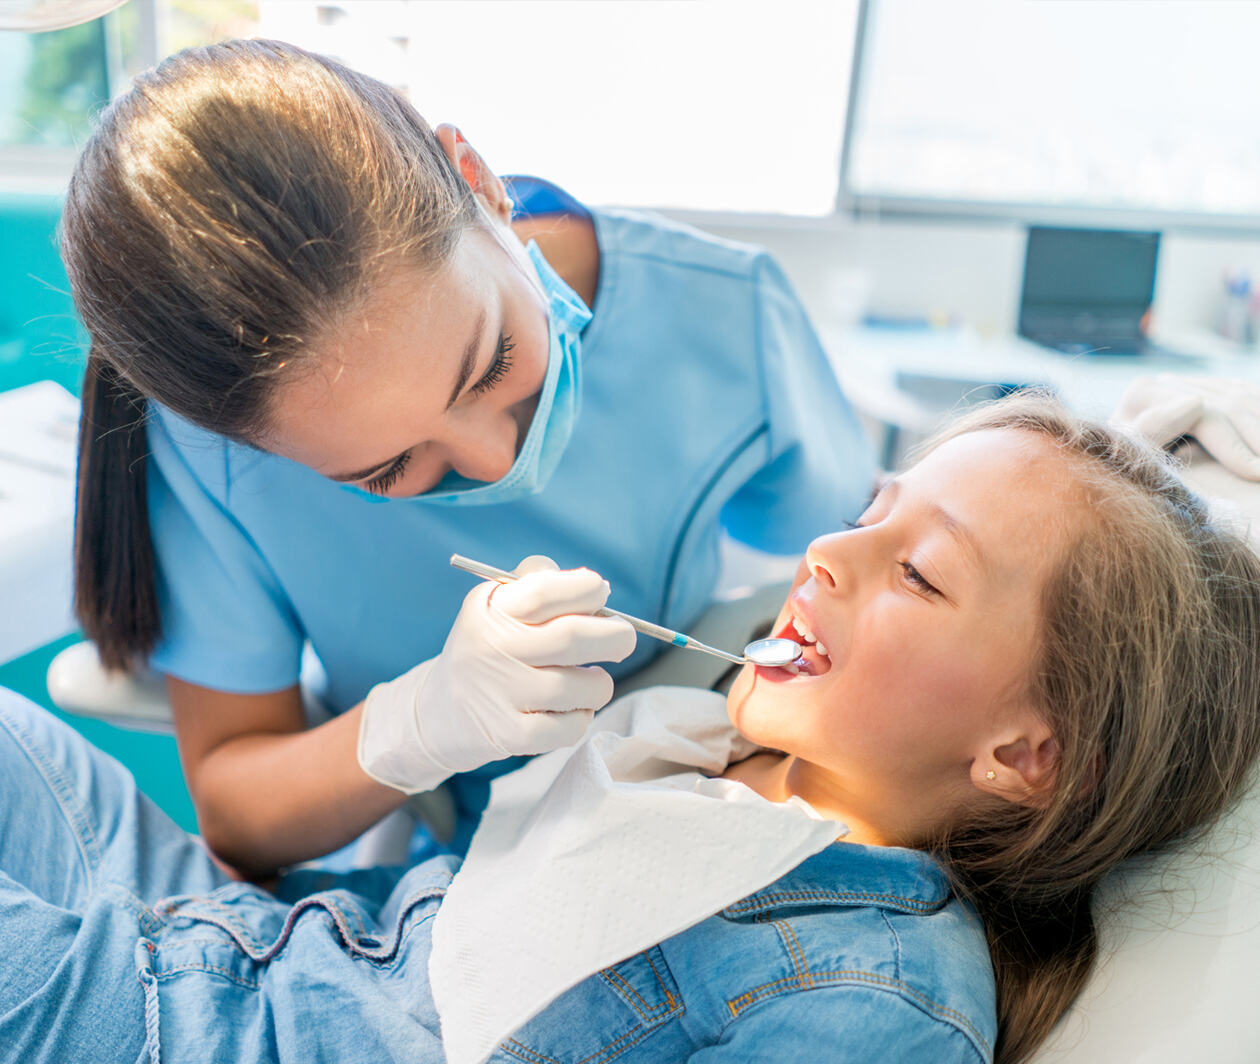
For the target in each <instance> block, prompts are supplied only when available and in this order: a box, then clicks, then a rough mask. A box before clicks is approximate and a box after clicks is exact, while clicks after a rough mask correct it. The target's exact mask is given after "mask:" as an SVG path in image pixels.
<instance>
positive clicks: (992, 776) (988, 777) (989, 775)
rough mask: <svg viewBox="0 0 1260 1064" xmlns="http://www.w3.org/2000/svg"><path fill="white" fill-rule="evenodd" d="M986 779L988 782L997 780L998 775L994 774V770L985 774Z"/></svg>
mask: <svg viewBox="0 0 1260 1064" xmlns="http://www.w3.org/2000/svg"><path fill="white" fill-rule="evenodd" d="M984 778H985V779H986V780H995V779H997V773H996V772H994V771H993V769H989V771H988V772H986V773H985V774H984Z"/></svg>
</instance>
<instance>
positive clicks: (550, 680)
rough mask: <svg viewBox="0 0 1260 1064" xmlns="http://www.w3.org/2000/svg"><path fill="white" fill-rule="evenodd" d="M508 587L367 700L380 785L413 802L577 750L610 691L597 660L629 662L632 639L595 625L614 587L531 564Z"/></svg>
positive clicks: (372, 772)
mask: <svg viewBox="0 0 1260 1064" xmlns="http://www.w3.org/2000/svg"><path fill="white" fill-rule="evenodd" d="M516 572H518V573H524V574H527V575H523V576H522V577H521V579H520V580H518V581H516V582H515V583H512V584H498V583H495V582H493V581H487V582H486V583H483V584H478V585H477V586H476V587H475V588H473V589H472V591H470V592H469V593H468V595H467V597H466V598H465V599H464V604H463V606H462V607H461V608H460V611H459V615H458V616H457V617H456V618H455V624H454V625H453V626H452V628H451V631H450V634H449V635H448V636H447V637H446V644H445V646H443V648H442V653H441V654H439V655H438V656H437V657H436V658H432V659H430V660H429V661H426V662H423V663H421V664H420V665H417V666H416V667H415V668H414V669H412V670H411V671H410V672H407V673H404V674H403V675H402V676H400V677H398V678H397V679H396V680H390V681H389V682H388V683H382V684H377V685H376V686H375V687H373V688H372V690H370V691H369V692H368V695H367V698H366V699H365V701H364V705H363V717H362V720H361V721H360V724H359V742H358V756H359V764H360V765H361V766H362V768H363V771H364V772H366V773H367V774H368V775H369V776H371V777H372V778H373V779H375V780H377V781H379V782H381V783H384V784H385V785H386V786H389V787H394V788H395V789H397V790H400V791H403V792H404V793H407V794H415V793H417V792H419V791H427V790H432V789H433V788H434V787H436V786H437V785H438V784H439V783H441V782H442V781H443V780H444V779H446V778H447V777H448V776H450V775H452V774H454V773H456V772H467V771H469V770H470V769H474V768H479V767H480V766H482V765H484V764H487V763H488V762H490V761H498V760H500V759H501V758H504V757H509V756H511V755H512V754H539V753H543V752H544V751H547V750H554V749H557V748H559V747H561V746H569V745H571V744H573V743H575V742H577V741H578V739H580V738H581V737H582V734H583V733H584V732H585V731H586V729H587V727H588V726H589V725H590V722H591V719H592V717H593V715H594V712H595V710H597V709H599V708H601V707H602V706H603V705H604V704H605V703H606V702H607V701H608V700H609V699H610V698H611V697H612V692H613V684H612V678H611V677H610V676H609V675H608V673H607V672H605V671H604V670H603V669H601V668H597V667H593V666H588V667H581V666H584V665H585V664H586V663H587V662H591V661H621V660H622V659H623V658H625V657H626V656H628V655H629V654H630V652H631V651H632V650H634V644H635V638H636V637H635V631H634V629H633V628H631V627H630V625H629V624H627V623H626V622H625V621H623V620H622V619H621V618H619V617H594V616H591V614H592V613H593V612H594V611H595V610H597V609H599V608H600V607H601V606H603V605H604V603H605V601H606V600H607V598H608V584H607V583H606V582H605V581H604V580H603V579H602V578H601V577H600V575H599V574H598V573H594V572H591V570H589V569H570V570H567V571H563V572H562V571H560V570H559V569H558V568H557V567H556V563H555V562H553V561H552V560H551V559H550V558H539V557H533V558H526V559H525V561H523V562H522V563H521V564H520V565H519V566H518V567H517V569H516Z"/></svg>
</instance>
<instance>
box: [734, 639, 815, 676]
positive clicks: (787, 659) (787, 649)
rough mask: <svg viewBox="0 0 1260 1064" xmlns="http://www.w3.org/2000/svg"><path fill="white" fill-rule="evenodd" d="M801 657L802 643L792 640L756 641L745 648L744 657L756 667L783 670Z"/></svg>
mask: <svg viewBox="0 0 1260 1064" xmlns="http://www.w3.org/2000/svg"><path fill="white" fill-rule="evenodd" d="M800 656H801V645H800V643H794V642H792V640H790V639H756V640H754V641H753V642H751V643H749V644H748V646H746V647H744V657H745V659H746V660H748V661H750V662H752V663H753V664H754V665H763V666H765V667H766V668H768V669H781V668H782V667H783V666H784V665H791V664H792V662H794V661H795V660H796V659H797V658H799V657H800Z"/></svg>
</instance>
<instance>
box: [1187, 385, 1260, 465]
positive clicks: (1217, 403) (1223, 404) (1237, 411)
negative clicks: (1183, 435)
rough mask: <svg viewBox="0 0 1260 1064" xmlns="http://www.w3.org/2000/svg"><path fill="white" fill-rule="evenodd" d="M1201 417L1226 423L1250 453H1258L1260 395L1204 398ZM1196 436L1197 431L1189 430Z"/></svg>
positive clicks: (1214, 421) (1259, 443) (1259, 452)
mask: <svg viewBox="0 0 1260 1064" xmlns="http://www.w3.org/2000/svg"><path fill="white" fill-rule="evenodd" d="M1203 417H1204V418H1205V419H1208V420H1210V421H1212V422H1213V423H1216V422H1220V423H1222V424H1228V425H1229V426H1230V427H1231V428H1232V429H1233V431H1234V432H1235V433H1236V434H1237V435H1238V437H1239V438H1240V440H1241V441H1242V443H1243V444H1245V445H1246V447H1247V449H1248V450H1249V451H1251V453H1252V454H1260V397H1258V398H1256V399H1255V400H1251V399H1250V397H1248V396H1241V397H1240V396H1227V397H1222V398H1220V399H1219V400H1218V399H1205V400H1204V403H1203ZM1191 434H1192V435H1195V436H1196V438H1197V435H1198V433H1197V432H1196V431H1195V430H1193V429H1192V430H1191Z"/></svg>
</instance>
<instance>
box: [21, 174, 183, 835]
mask: <svg viewBox="0 0 1260 1064" xmlns="http://www.w3.org/2000/svg"><path fill="white" fill-rule="evenodd" d="M59 210H60V200H59V199H58V198H56V197H53V196H15V195H7V196H0V391H6V390H8V389H10V388H16V387H19V386H20V385H23V384H30V383H31V382H32V381H37V380H46V379H51V380H55V381H57V382H58V383H60V384H62V385H64V386H65V387H67V388H69V389H70V390H71V391H72V392H74V393H75V394H76V395H77V394H79V382H80V378H81V377H82V375H83V360H84V356H85V352H86V344H85V342H84V339H83V333H82V330H81V329H80V327H79V325H78V323H77V321H76V319H75V316H74V308H73V306H72V304H71V301H70V290H69V284H68V282H67V281H66V273H65V270H64V269H63V268H62V265H61V260H60V259H59V258H58V257H57V249H56V244H55V240H54V234H55V232H56V228H57V217H58V213H59ZM3 593H4V590H3V588H0V602H2V601H3ZM78 638H79V637H78V636H70V637H68V638H66V639H63V640H61V641H59V642H57V643H54V644H51V645H50V646H47V647H41V648H40V649H38V650H35V651H33V652H32V653H30V654H27V655H25V656H24V657H21V658H18V659H16V660H15V661H10V662H5V663H2V664H0V686H4V687H8V688H10V689H12V690H15V691H17V692H19V693H20V694H23V695H25V696H26V697H27V698H30V699H31V700H33V701H35V702H38V703H39V704H40V705H42V706H45V707H46V708H48V709H52V703H51V702H50V701H49V698H48V689H47V687H46V686H45V684H44V676H45V674H46V673H47V671H48V664H49V662H50V661H52V659H53V656H54V655H55V654H56V653H57V651H59V650H61V649H62V648H63V647H66V646H69V645H70V644H71V643H73V642H75V641H76V640H77V639H78ZM54 712H56V711H55V710H54ZM57 716H59V717H61V719H62V720H65V721H66V722H67V723H69V724H70V725H72V726H73V727H74V728H75V729H77V730H78V731H79V732H80V733H81V734H83V735H84V736H86V737H87V739H88V740H89V741H91V742H92V743H94V744H95V745H96V746H98V747H100V748H101V749H102V750H104V751H106V752H107V753H109V754H112V755H113V756H114V757H116V758H118V759H119V760H120V761H122V762H123V764H125V765H126V766H127V767H128V768H129V769H130V770H131V771H132V773H133V774H134V775H135V777H136V782H137V783H138V784H139V785H140V789H141V790H143V791H144V792H145V793H146V794H147V795H149V797H150V798H152V799H153V800H154V801H155V802H157V803H158V805H160V806H162V808H163V809H165V810H166V812H167V813H169V814H170V815H171V816H172V817H173V818H174V819H175V820H176V821H177V822H178V823H179V824H180V825H181V826H183V827H185V828H187V829H188V830H190V831H195V830H196V820H195V818H194V816H193V809H192V802H191V801H190V800H189V798H188V791H187V789H186V788H185V787H184V780H183V775H182V774H181V772H180V768H179V759H178V757H177V755H176V752H175V740H174V739H172V738H171V737H169V736H165V735H150V734H147V733H143V732H133V731H129V730H127V729H123V728H115V727H114V726H112V725H110V724H104V723H102V722H100V721H94V720H87V719H84V718H80V717H71V716H67V715H65V714H62V713H57Z"/></svg>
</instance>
